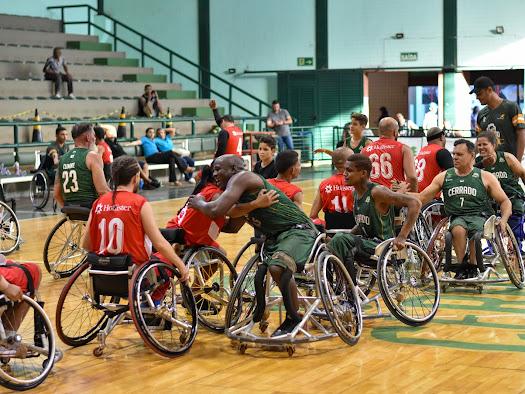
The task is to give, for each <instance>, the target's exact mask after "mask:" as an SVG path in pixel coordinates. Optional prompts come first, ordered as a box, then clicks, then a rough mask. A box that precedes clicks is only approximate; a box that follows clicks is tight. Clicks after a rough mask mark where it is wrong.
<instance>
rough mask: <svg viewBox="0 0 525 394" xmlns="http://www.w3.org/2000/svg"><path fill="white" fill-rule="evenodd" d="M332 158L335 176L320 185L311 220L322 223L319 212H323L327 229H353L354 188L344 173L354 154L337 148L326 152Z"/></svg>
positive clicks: (346, 149) (351, 151) (348, 149)
mask: <svg viewBox="0 0 525 394" xmlns="http://www.w3.org/2000/svg"><path fill="white" fill-rule="evenodd" d="M323 153H327V154H329V155H330V156H332V165H333V166H334V167H335V174H334V175H332V176H331V177H330V178H327V179H325V180H324V181H322V182H321V184H320V185H319V189H318V190H317V193H316V194H315V198H314V202H313V203H312V209H311V210H310V219H312V220H313V221H314V223H317V222H318V221H320V219H319V212H320V211H321V210H323V212H324V220H325V223H326V224H325V227H326V229H327V230H332V229H352V228H354V226H355V219H354V214H353V212H352V210H353V206H354V187H353V186H349V185H347V184H346V182H345V177H344V175H343V174H344V172H345V163H346V159H348V157H350V155H352V154H353V153H354V151H353V150H352V149H350V148H348V147H341V148H337V149H336V150H334V151H333V152H332V151H326V150H325V151H324V152H323Z"/></svg>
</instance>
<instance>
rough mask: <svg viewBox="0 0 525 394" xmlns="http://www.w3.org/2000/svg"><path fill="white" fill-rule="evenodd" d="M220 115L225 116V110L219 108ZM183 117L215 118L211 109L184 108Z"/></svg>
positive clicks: (182, 109) (182, 110)
mask: <svg viewBox="0 0 525 394" xmlns="http://www.w3.org/2000/svg"><path fill="white" fill-rule="evenodd" d="M217 109H218V110H219V113H220V114H221V115H224V108H223V107H218V108H217ZM181 113H182V116H193V117H197V118H207V119H209V118H213V111H212V110H211V109H210V107H182V108H181Z"/></svg>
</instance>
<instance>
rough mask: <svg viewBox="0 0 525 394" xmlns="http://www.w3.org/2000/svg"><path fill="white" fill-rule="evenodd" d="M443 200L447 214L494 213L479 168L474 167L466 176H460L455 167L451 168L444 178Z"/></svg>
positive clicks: (472, 214) (478, 214)
mask: <svg viewBox="0 0 525 394" xmlns="http://www.w3.org/2000/svg"><path fill="white" fill-rule="evenodd" d="M443 200H444V203H445V213H446V215H447V216H481V215H482V214H485V215H491V214H492V213H493V212H492V208H490V205H489V203H490V202H489V196H488V194H487V189H486V188H485V185H484V184H483V180H482V179H481V170H480V169H479V168H475V167H474V168H473V169H472V171H471V172H470V173H469V174H468V175H465V176H459V175H457V174H456V170H455V169H454V168H449V169H448V170H447V171H446V173H445V179H444V180H443Z"/></svg>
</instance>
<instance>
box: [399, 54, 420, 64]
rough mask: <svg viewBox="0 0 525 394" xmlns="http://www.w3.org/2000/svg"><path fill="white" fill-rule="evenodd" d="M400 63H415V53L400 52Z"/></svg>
mask: <svg viewBox="0 0 525 394" xmlns="http://www.w3.org/2000/svg"><path fill="white" fill-rule="evenodd" d="M401 61H402V62H415V61H417V52H401Z"/></svg>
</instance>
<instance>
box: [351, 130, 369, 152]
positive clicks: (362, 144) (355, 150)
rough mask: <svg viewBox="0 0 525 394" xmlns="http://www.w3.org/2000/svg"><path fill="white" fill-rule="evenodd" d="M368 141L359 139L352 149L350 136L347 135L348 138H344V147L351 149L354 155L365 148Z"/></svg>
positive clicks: (364, 138)
mask: <svg viewBox="0 0 525 394" xmlns="http://www.w3.org/2000/svg"><path fill="white" fill-rule="evenodd" d="M368 141H371V140H370V139H369V138H366V137H365V136H363V138H361V140H360V141H359V144H358V145H357V146H356V147H355V148H352V135H351V134H348V136H347V137H346V147H347V148H350V149H352V150H353V151H354V153H361V149H363V148H364V147H365V145H366V143H367V142H368Z"/></svg>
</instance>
